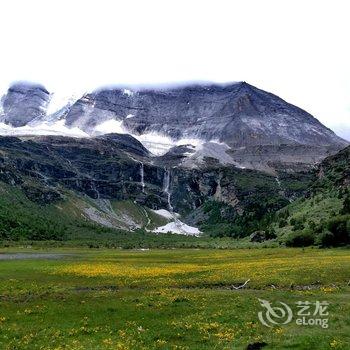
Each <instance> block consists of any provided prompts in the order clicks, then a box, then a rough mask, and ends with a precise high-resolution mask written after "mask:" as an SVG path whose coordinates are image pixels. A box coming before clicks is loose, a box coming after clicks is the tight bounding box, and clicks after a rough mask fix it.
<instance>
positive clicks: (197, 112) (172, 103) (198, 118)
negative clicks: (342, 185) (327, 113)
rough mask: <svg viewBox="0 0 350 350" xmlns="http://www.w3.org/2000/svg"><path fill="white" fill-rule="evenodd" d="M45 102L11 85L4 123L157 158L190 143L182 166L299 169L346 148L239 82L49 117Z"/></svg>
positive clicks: (92, 96)
mask: <svg viewBox="0 0 350 350" xmlns="http://www.w3.org/2000/svg"><path fill="white" fill-rule="evenodd" d="M49 98H50V97H49V94H48V92H47V91H46V90H45V89H44V88H42V87H40V86H33V85H23V84H22V85H21V84H16V85H14V86H12V87H11V88H10V89H9V91H8V93H7V95H5V96H4V98H3V117H2V119H3V121H4V122H5V123H6V124H9V125H12V126H14V127H15V128H16V127H18V126H24V125H26V124H30V125H31V126H32V128H31V129H30V130H29V131H28V132H27V133H28V134H33V133H35V132H36V130H35V129H33V126H34V127H35V125H37V126H38V128H40V127H41V128H42V125H43V123H44V125H45V126H47V125H51V129H50V130H51V131H50V132H52V131H53V130H54V128H53V127H52V125H54V126H55V125H57V123H61V124H60V125H59V126H60V129H59V130H58V131H57V132H56V134H60V132H61V134H63V133H62V130H63V129H62V127H64V132H65V135H67V133H69V131H70V130H71V131H73V130H75V131H76V130H79V131H80V134H79V135H83V136H89V135H90V136H91V135H98V134H103V133H111V132H117V133H121V132H122V133H128V134H131V135H133V136H134V137H136V138H138V139H139V140H140V141H141V142H142V143H143V144H144V145H145V146H146V147H147V148H148V149H149V150H151V151H153V150H154V149H163V152H162V153H163V154H164V153H166V151H168V150H169V149H170V148H171V147H173V146H177V145H183V144H190V145H192V146H193V147H195V150H194V151H195V152H191V153H195V154H194V157H192V159H190V160H188V161H186V165H187V166H192V167H193V166H198V165H199V164H200V163H201V160H202V159H203V157H206V156H210V157H212V158H216V159H219V160H220V161H221V162H222V163H230V164H235V165H239V166H241V167H246V168H252V169H260V170H265V171H269V172H270V173H274V171H275V170H276V169H279V168H281V167H282V168H288V169H289V170H295V169H296V168H299V169H305V168H307V167H309V166H310V165H313V164H315V163H317V162H319V161H321V160H322V159H323V158H324V157H326V156H328V155H331V154H334V153H335V152H337V151H338V150H340V149H342V148H344V147H345V146H346V145H347V144H348V143H347V142H346V141H344V140H342V139H341V138H339V137H338V136H336V135H335V134H334V133H333V132H332V131H331V130H329V129H328V128H326V127H325V126H324V125H322V124H321V123H320V122H319V121H318V120H317V119H315V118H314V117H313V116H311V115H310V114H309V113H307V112H305V111H303V110H302V109H300V108H298V107H296V106H293V105H291V104H289V103H287V102H285V101H284V100H282V99H281V98H279V97H277V96H276V95H273V94H271V93H268V92H265V91H263V90H260V89H258V88H256V87H254V86H252V85H249V84H247V83H245V82H240V83H234V84H227V85H188V86H182V87H176V88H158V89H138V90H135V91H131V90H129V89H123V88H111V89H102V90H98V91H96V92H93V93H89V94H86V95H84V96H83V97H82V98H80V99H78V100H77V101H76V102H75V103H73V104H68V105H67V106H65V107H63V108H62V109H61V110H60V111H57V112H56V113H54V114H53V115H47V114H45V108H46V106H47V104H48V100H49ZM55 123H56V124H55ZM62 123H63V124H62ZM11 132H12V134H13V135H15V134H16V130H11ZM48 132H49V131H48ZM23 133H24V131H23V130H21V135H23ZM41 134H43V133H41ZM203 145H205V146H204V147H203ZM177 152H178V153H181V150H177ZM198 152H199V153H198ZM184 153H185V154H187V155H188V152H187V151H186V152H184ZM192 160H194V161H193V162H192ZM191 163H192V164H191Z"/></svg>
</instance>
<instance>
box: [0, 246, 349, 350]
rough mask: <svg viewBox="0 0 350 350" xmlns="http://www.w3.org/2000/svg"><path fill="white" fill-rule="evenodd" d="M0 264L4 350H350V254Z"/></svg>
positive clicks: (260, 252)
mask: <svg viewBox="0 0 350 350" xmlns="http://www.w3.org/2000/svg"><path fill="white" fill-rule="evenodd" d="M17 253H20V254H21V255H17ZM26 253H30V254H31V253H35V254H36V255H35V256H28V255H26ZM41 253H44V254H45V255H41ZM0 257H2V258H1V259H0V349H4V350H10V349H11V350H12V349H18V350H26V349H27V350H32V349H33V350H35V349H41V350H48V349H50V350H52V349H56V350H59V349H71V350H73V349H74V350H78V349H82V350H89V349H91V350H102V349H103V350H109V349H191V350H192V349H246V348H247V347H248V345H249V344H251V347H250V348H251V349H259V348H261V346H262V345H264V343H265V344H266V345H265V347H263V349H305V350H306V349H308V350H310V349H349V348H350V322H349V314H350V305H349V297H350V287H349V279H350V250H346V249H329V250H321V249H311V248H310V249H287V248H264V249H235V250H206V249H201V250H199V249H183V250H181V249H172V250H171V249H169V250H112V249H110V250H107V249H106V250H97V249H96V250H94V249H89V250H87V249H78V248H76V249H74V248H69V249H67V248H66V249H60V250H58V249H45V250H37V249H19V248H7V249H6V248H2V249H1V250H0ZM244 283H246V284H245V286H244V288H241V289H235V288H237V287H239V286H242V284H244ZM259 299H260V300H265V301H267V302H270V303H271V305H272V306H273V307H276V306H279V307H282V308H284V311H285V312H286V317H287V318H286V317H280V318H279V317H276V316H274V312H276V314H275V315H277V316H282V314H281V312H282V311H281V310H277V309H276V308H275V309H273V310H270V312H268V311H267V309H265V308H263V307H262V306H261V305H260V303H261V302H262V301H259ZM280 302H282V303H284V304H286V305H287V307H286V306H285V305H284V304H280ZM297 302H310V304H309V308H307V309H306V310H304V313H305V312H306V313H307V312H309V313H310V315H308V316H304V319H306V321H307V322H308V320H310V319H316V318H322V319H327V320H328V328H322V327H321V325H298V324H297V323H296V322H297V319H298V318H301V317H302V316H299V315H298V312H300V311H301V309H300V307H299V306H300V305H299V304H296V303H297ZM318 302H327V303H329V305H328V306H326V307H324V309H322V308H321V309H320V308H318V309H317V305H318V306H319V304H318ZM288 307H289V308H290V310H291V311H290V312H292V319H290V320H288V315H289V313H288ZM315 308H316V309H315ZM325 308H326V309H325ZM259 312H261V316H262V319H263V320H264V321H265V322H266V323H267V324H268V325H269V326H270V327H267V326H265V325H263V324H262V323H261V322H260V320H259V317H258V313H259ZM314 313H315V315H314ZM327 313H328V315H326V314H327ZM267 316H270V319H272V321H274V322H275V323H273V322H270V321H269V319H268V317H267ZM253 344H254V345H253ZM259 344H260V345H259ZM259 346H260V347H259Z"/></svg>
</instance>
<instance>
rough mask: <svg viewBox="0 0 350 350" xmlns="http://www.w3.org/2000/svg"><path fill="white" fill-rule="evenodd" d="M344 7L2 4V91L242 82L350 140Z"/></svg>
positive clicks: (348, 24) (74, 1)
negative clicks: (17, 84) (24, 85)
mask: <svg viewBox="0 0 350 350" xmlns="http://www.w3.org/2000/svg"><path fill="white" fill-rule="evenodd" d="M349 3H350V2H349V1H347V0H344V1H341V0H333V1H330V0H329V1H322V0H315V1H312V0H308V1H305V0H302V1H298V0H292V1H288V0H284V1H281V0H276V1H270V0H263V1H262V0H257V1H249V0H242V1H234V0H228V1H225V0H215V1H213V0H209V1H205V0H183V1H182V0H172V1H170V0H159V1H157V0H147V1H145V0H140V1H136V0H124V1H118V0H114V1H113V0H111V1H108V0H95V1H89V0H69V1H65V0H50V1H48V0H31V1H28V0H27V1H25V0H23V1H19V0H1V2H0V33H1V51H0V63H1V64H0V88H1V89H2V90H3V89H5V87H6V86H8V84H10V83H11V82H12V81H16V80H30V81H35V82H40V83H42V84H44V85H45V86H46V87H47V89H48V90H49V91H50V92H55V91H56V92H57V94H65V95H69V94H72V93H77V92H79V93H80V92H84V91H89V90H92V89H94V88H96V87H98V86H101V85H109V84H157V83H164V82H177V81H181V82H183V81H193V80H205V81H214V82H229V81H240V80H245V81H247V82H249V83H251V84H253V85H255V86H257V87H259V88H262V89H264V90H267V91H270V92H273V93H275V94H277V95H279V96H280V97H282V98H283V99H285V100H287V101H288V102H291V103H293V104H295V105H297V106H299V107H301V108H304V109H306V110H307V111H308V112H310V113H312V114H313V115H314V116H315V117H316V118H318V119H319V120H320V121H321V122H323V123H324V124H326V125H327V126H328V127H330V128H332V129H333V130H335V131H336V132H337V133H338V134H339V135H341V136H343V137H346V138H347V139H348V140H350V49H349V47H350V44H349V35H350V21H349V13H350V5H348V4H349Z"/></svg>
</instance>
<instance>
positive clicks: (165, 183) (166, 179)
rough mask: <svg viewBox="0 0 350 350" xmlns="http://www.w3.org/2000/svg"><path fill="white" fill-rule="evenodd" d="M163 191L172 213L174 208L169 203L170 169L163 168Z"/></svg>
mask: <svg viewBox="0 0 350 350" xmlns="http://www.w3.org/2000/svg"><path fill="white" fill-rule="evenodd" d="M163 192H164V193H166V195H167V200H168V207H169V211H170V212H171V213H172V212H173V210H174V208H173V206H172V205H171V200H170V198H171V193H170V171H169V170H168V169H165V172H164V180H163Z"/></svg>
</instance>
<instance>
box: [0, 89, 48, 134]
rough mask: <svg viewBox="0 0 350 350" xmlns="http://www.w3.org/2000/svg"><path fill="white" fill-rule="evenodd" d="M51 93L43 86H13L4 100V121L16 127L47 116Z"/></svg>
mask: <svg viewBox="0 0 350 350" xmlns="http://www.w3.org/2000/svg"><path fill="white" fill-rule="evenodd" d="M49 100H50V94H49V92H48V91H47V90H46V89H45V88H44V87H43V86H41V85H37V84H30V83H17V84H13V85H12V86H11V87H10V88H9V89H8V91H7V94H6V95H5V96H4V97H3V98H2V107H3V113H4V115H3V121H4V122H5V123H6V124H10V125H12V126H14V127H19V126H24V125H27V124H28V123H30V122H32V121H33V120H36V119H42V118H44V117H45V115H46V108H47V105H48V102H49Z"/></svg>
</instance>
